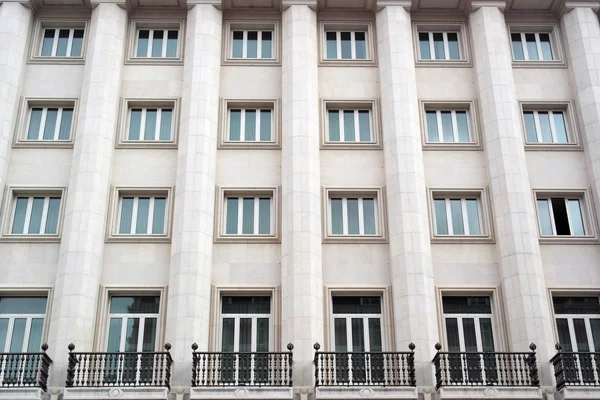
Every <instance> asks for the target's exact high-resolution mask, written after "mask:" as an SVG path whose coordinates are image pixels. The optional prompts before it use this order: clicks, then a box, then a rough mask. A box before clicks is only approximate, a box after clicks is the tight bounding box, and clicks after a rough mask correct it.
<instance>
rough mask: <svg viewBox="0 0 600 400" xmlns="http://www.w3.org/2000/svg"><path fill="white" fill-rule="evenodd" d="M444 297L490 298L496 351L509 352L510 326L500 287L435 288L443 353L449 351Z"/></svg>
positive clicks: (463, 286)
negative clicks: (507, 322) (507, 321)
mask: <svg viewBox="0 0 600 400" xmlns="http://www.w3.org/2000/svg"><path fill="white" fill-rule="evenodd" d="M444 296H458V297H463V296H489V297H490V302H491V307H492V328H493V333H494V335H495V337H494V345H495V346H496V349H495V351H497V352H502V351H506V350H508V348H509V346H508V326H507V324H506V315H505V312H504V303H503V293H502V287H501V286H500V285H498V286H496V285H443V286H436V287H435V303H436V311H437V323H438V330H439V332H440V337H441V341H440V344H441V345H442V351H447V349H448V339H447V335H446V324H445V323H444V309H443V305H442V298H443V297H444ZM496 336H497V337H496Z"/></svg>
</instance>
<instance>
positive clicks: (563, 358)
mask: <svg viewBox="0 0 600 400" xmlns="http://www.w3.org/2000/svg"><path fill="white" fill-rule="evenodd" d="M556 350H557V351H558V353H556V355H555V356H554V357H552V359H550V362H551V363H552V365H553V366H554V377H555V378H556V389H557V390H560V389H562V388H564V387H565V386H600V353H598V352H595V353H590V352H578V353H574V352H567V351H562V347H561V346H560V344H557V345H556Z"/></svg>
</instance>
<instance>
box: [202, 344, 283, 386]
mask: <svg viewBox="0 0 600 400" xmlns="http://www.w3.org/2000/svg"><path fill="white" fill-rule="evenodd" d="M287 349H288V350H289V351H288V352H268V353H267V352H257V353H250V352H239V353H233V352H232V353H224V352H199V351H197V350H198V345H197V344H196V343H194V344H193V345H192V350H193V353H192V387H198V386H292V363H293V358H292V350H293V349H294V346H293V345H292V344H291V343H289V344H288V345H287Z"/></svg>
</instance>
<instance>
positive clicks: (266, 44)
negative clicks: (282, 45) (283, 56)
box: [230, 29, 274, 59]
mask: <svg viewBox="0 0 600 400" xmlns="http://www.w3.org/2000/svg"><path fill="white" fill-rule="evenodd" d="M273 36H274V32H273V31H272V30H242V29H239V30H238V29H235V30H232V31H231V55H230V56H231V58H234V59H236V58H245V59H274V52H273Z"/></svg>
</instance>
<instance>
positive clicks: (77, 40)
mask: <svg viewBox="0 0 600 400" xmlns="http://www.w3.org/2000/svg"><path fill="white" fill-rule="evenodd" d="M82 48H83V29H75V31H74V32H73V42H72V43H71V57H81V50H82Z"/></svg>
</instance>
